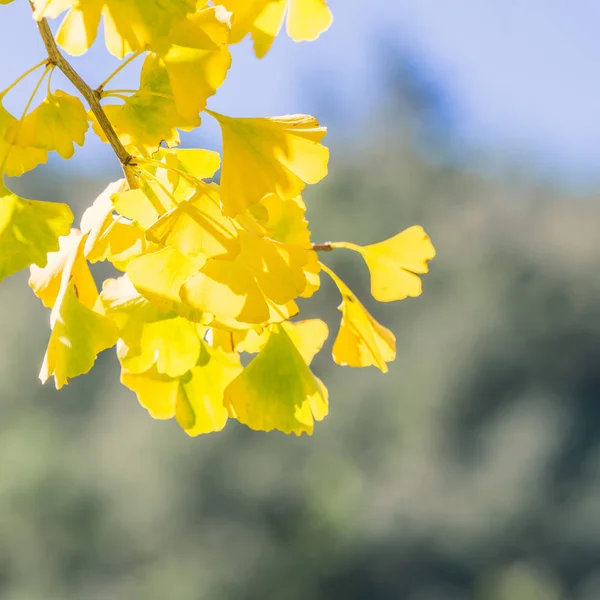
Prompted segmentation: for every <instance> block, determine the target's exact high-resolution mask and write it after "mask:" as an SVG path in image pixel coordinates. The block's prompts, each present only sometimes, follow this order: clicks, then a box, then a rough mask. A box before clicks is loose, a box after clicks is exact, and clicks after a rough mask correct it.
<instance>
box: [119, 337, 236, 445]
mask: <svg viewBox="0 0 600 600" xmlns="http://www.w3.org/2000/svg"><path fill="white" fill-rule="evenodd" d="M241 370H242V367H241V364H240V362H239V357H238V356H237V355H236V354H226V353H224V352H221V351H219V350H213V349H210V350H209V349H208V348H207V347H206V346H205V345H203V351H202V352H201V356H200V360H199V361H198V364H197V365H196V366H195V367H194V368H193V369H192V370H191V371H189V372H188V373H186V375H184V376H182V377H177V378H172V377H168V376H167V375H161V374H160V373H158V371H157V370H156V368H153V369H151V370H150V371H147V372H146V373H139V374H138V373H130V372H128V371H126V370H123V371H122V373H121V381H122V382H123V384H124V385H126V386H127V387H128V388H130V389H131V390H133V391H134V392H135V393H136V395H137V397H138V400H139V402H140V404H141V405H142V406H143V407H144V408H146V410H148V412H150V414H151V415H152V416H153V417H154V418H155V419H170V418H172V417H175V418H176V419H177V422H178V423H179V425H180V426H181V427H182V428H183V429H184V431H185V432H186V433H187V434H188V435H191V436H196V435H200V434H202V433H210V432H212V431H220V430H221V429H223V427H225V424H226V423H227V419H228V416H229V415H228V411H227V409H226V408H225V406H224V404H223V394H224V391H225V388H226V387H227V385H229V383H230V382H231V381H232V379H234V377H236V375H237V374H238V373H239V372H240V371H241Z"/></svg>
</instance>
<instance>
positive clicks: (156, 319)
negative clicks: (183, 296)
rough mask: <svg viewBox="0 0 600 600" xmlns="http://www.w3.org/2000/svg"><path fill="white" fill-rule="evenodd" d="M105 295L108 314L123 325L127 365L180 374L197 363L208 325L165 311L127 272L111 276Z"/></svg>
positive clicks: (119, 351) (122, 356)
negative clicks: (115, 277) (198, 323)
mask: <svg viewBox="0 0 600 600" xmlns="http://www.w3.org/2000/svg"><path fill="white" fill-rule="evenodd" d="M101 297H102V304H103V306H104V309H105V312H106V315H107V316H108V317H110V318H111V319H113V320H114V321H115V322H116V323H117V325H118V326H119V329H120V339H119V343H118V346H117V355H118V357H119V360H120V361H121V365H122V366H123V368H124V369H126V370H127V371H129V372H130V373H144V372H146V371H149V370H150V369H151V368H153V367H155V368H156V371H157V372H158V373H161V374H164V375H168V376H170V377H180V376H182V375H184V374H185V373H187V372H188V371H189V370H190V369H192V368H193V367H194V366H195V365H196V363H197V362H198V359H199V357H200V348H201V346H200V344H201V340H202V336H203V335H204V333H205V331H206V328H204V327H202V326H200V325H196V324H195V323H192V322H190V321H188V320H186V319H183V318H181V317H179V316H177V315H176V314H175V313H170V314H164V313H162V312H161V311H160V310H159V309H158V308H157V307H156V306H154V305H153V304H152V303H150V302H149V301H148V300H146V299H145V298H144V297H143V296H142V295H141V294H140V293H139V292H138V291H137V290H136V289H135V287H134V286H133V285H132V284H131V282H130V281H129V278H128V277H127V275H124V276H122V277H119V279H109V280H107V281H106V282H105V283H104V285H103V288H102V294H101Z"/></svg>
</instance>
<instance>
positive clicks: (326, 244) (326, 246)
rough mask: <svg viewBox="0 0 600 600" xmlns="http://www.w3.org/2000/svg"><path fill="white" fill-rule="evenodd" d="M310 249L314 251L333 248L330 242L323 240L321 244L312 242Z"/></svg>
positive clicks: (325, 250) (329, 250) (328, 250)
mask: <svg viewBox="0 0 600 600" xmlns="http://www.w3.org/2000/svg"><path fill="white" fill-rule="evenodd" d="M312 249H313V250H314V251H315V252H331V251H332V250H335V248H334V247H333V246H332V245H331V242H323V243H322V244H313V245H312Z"/></svg>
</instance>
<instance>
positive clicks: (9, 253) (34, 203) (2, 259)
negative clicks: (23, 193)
mask: <svg viewBox="0 0 600 600" xmlns="http://www.w3.org/2000/svg"><path fill="white" fill-rule="evenodd" d="M72 223H73V213H72V212H71V209H70V208H69V206H68V205H66V204H61V203H57V202H42V201H40V200H27V199H25V198H21V197H20V196H17V195H16V194H15V193H13V192H11V191H10V190H9V189H8V188H7V187H6V186H5V185H4V184H3V183H1V182H0V281H2V279H4V278H5V277H8V276H9V275H12V274H13V273H16V272H17V271H20V270H21V269H25V268H26V267H28V266H30V265H38V266H40V267H43V266H44V265H45V264H46V262H47V260H48V253H49V252H54V251H56V250H58V238H59V237H60V236H61V235H67V234H68V233H69V229H70V227H71V224H72Z"/></svg>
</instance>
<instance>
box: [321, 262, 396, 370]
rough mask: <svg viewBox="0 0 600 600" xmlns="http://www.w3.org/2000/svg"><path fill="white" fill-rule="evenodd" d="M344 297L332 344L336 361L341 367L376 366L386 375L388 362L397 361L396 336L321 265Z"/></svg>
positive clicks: (331, 272)
mask: <svg viewBox="0 0 600 600" xmlns="http://www.w3.org/2000/svg"><path fill="white" fill-rule="evenodd" d="M322 267H323V270H324V271H325V272H326V273H328V274H329V275H330V276H331V278H332V279H333V281H334V282H335V284H336V285H337V287H338V289H339V291H340V294H341V295H342V303H341V304H340V306H339V307H338V308H339V310H340V311H341V312H342V322H341V324H340V329H339V331H338V335H337V337H336V340H335V342H334V344H333V359H334V361H335V362H336V363H337V364H338V365H341V366H349V367H368V366H371V365H374V366H376V367H377V368H378V369H380V370H381V371H382V372H383V373H387V370H388V367H387V364H386V363H388V362H391V361H393V360H394V359H395V358H396V338H395V337H394V334H393V333H392V332H391V331H390V330H389V329H386V328H385V327H384V326H383V325H381V324H380V323H378V322H377V321H376V320H375V319H374V318H373V317H372V316H371V315H370V314H369V312H368V311H367V309H366V308H365V307H364V306H363V305H362V304H361V303H360V302H359V300H358V298H357V297H356V296H355V295H354V293H353V292H352V291H351V290H350V288H348V286H347V285H346V284H345V283H344V282H343V281H342V280H341V279H340V278H339V277H338V276H337V275H336V274H335V273H334V272H333V271H331V270H330V269H328V268H327V267H325V265H322Z"/></svg>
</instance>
